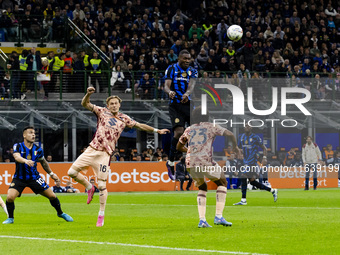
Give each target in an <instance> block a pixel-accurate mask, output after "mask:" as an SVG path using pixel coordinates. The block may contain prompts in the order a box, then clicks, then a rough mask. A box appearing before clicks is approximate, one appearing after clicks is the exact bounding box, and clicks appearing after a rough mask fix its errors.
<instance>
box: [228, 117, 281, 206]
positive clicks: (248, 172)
mask: <svg viewBox="0 0 340 255" xmlns="http://www.w3.org/2000/svg"><path fill="white" fill-rule="evenodd" d="M237 146H238V147H239V148H240V149H242V152H243V157H244V159H243V163H244V166H243V168H242V170H241V176H240V178H241V189H242V199H241V202H238V203H235V204H234V205H247V179H249V183H250V184H251V185H253V186H255V187H257V188H259V189H262V190H266V191H269V192H271V193H272V194H273V197H274V201H275V202H276V200H277V189H272V188H269V187H267V186H266V185H264V184H263V183H259V182H258V181H256V179H257V178H258V177H259V172H260V169H259V166H258V164H257V153H258V152H259V148H261V149H262V150H263V159H262V165H263V166H265V165H267V148H266V146H265V145H264V144H263V142H262V139H261V138H260V137H259V136H258V135H256V134H254V133H253V132H252V127H251V126H249V125H248V124H246V125H245V127H244V134H241V135H240V136H239V138H238V143H237Z"/></svg>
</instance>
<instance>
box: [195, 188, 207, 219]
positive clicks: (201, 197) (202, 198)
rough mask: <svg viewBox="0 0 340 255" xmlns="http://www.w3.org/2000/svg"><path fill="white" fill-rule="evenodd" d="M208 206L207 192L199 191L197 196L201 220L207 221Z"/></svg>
mask: <svg viewBox="0 0 340 255" xmlns="http://www.w3.org/2000/svg"><path fill="white" fill-rule="evenodd" d="M206 205H207V192H206V191H204V190H199V191H198V194H197V207H198V215H199V217H200V220H202V219H204V220H205V211H206Z"/></svg>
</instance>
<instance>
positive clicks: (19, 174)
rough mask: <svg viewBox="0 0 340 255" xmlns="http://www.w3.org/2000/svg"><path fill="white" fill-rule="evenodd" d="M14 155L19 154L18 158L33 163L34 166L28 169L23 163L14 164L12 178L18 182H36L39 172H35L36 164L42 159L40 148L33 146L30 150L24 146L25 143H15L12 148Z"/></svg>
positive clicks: (42, 153) (42, 154)
mask: <svg viewBox="0 0 340 255" xmlns="http://www.w3.org/2000/svg"><path fill="white" fill-rule="evenodd" d="M13 149H14V153H20V156H21V157H23V158H25V159H28V160H32V161H34V162H35V163H34V166H32V167H30V166H28V165H26V164H24V163H19V162H15V165H16V167H15V174H14V176H13V178H17V179H20V180H25V181H27V180H37V179H39V178H40V175H39V172H38V170H37V162H38V161H40V160H43V159H44V152H43V150H42V148H40V147H39V146H37V145H35V144H33V147H32V149H29V148H27V147H26V146H25V143H24V142H22V143H16V144H14V146H13Z"/></svg>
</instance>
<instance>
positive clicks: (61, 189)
mask: <svg viewBox="0 0 340 255" xmlns="http://www.w3.org/2000/svg"><path fill="white" fill-rule="evenodd" d="M52 189H53V192H54V193H64V192H66V189H65V187H63V186H61V181H60V180H58V181H55V185H54V186H53V188H52Z"/></svg>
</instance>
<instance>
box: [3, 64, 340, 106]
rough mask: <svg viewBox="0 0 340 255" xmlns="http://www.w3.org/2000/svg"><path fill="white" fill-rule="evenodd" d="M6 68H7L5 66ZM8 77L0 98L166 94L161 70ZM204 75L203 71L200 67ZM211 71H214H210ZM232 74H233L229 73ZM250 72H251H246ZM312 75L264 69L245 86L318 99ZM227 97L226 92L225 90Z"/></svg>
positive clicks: (332, 94)
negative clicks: (143, 85)
mask: <svg viewBox="0 0 340 255" xmlns="http://www.w3.org/2000/svg"><path fill="white" fill-rule="evenodd" d="M5 71H6V70H5ZM6 73H7V74H8V75H7V76H8V78H7V79H6V80H4V82H5V84H4V86H5V94H4V95H0V96H1V99H2V100H8V99H13V98H16V97H18V96H17V95H16V93H17V94H19V93H20V94H22V93H26V92H27V90H29V91H31V93H29V94H26V96H28V99H30V100H41V99H43V97H44V93H43V92H44V91H45V90H46V89H47V90H48V91H49V94H51V97H50V98H51V99H56V100H63V99H64V97H65V96H66V95H67V96H68V99H69V98H70V97H72V94H74V93H81V94H84V93H86V89H87V87H88V86H91V85H92V86H93V87H95V88H96V89H97V92H99V93H104V94H106V95H107V96H110V95H112V94H118V95H124V99H128V100H140V99H143V100H144V99H145V100H158V99H159V100H162V99H163V100H164V99H168V96H167V95H166V94H165V93H164V92H163V88H164V84H165V79H164V71H150V70H145V71H144V70H143V71H142V70H139V71H129V72H123V73H124V75H125V77H126V78H125V79H120V78H119V76H118V75H115V77H113V73H116V74H117V72H114V71H111V70H101V71H100V72H99V73H93V71H91V70H86V71H84V70H72V71H68V72H66V71H63V70H60V71H48V74H49V77H50V80H49V81H47V83H49V85H45V84H43V83H44V82H43V81H42V82H41V81H39V80H41V73H40V72H39V71H21V70H7V71H6ZM201 73H202V74H203V76H204V71H201ZM209 73H210V75H211V74H212V73H214V72H209ZM145 74H149V77H150V83H151V84H153V85H152V86H150V87H149V91H148V94H147V95H146V96H144V95H143V94H139V92H142V90H138V88H140V82H141V79H142V78H143V76H144V75H145ZM221 74H222V77H223V78H219V79H220V80H222V82H226V83H229V84H233V85H237V86H239V87H242V86H244V85H241V81H240V78H238V77H236V75H235V73H229V72H221ZM233 75H234V77H233V78H232V76H233ZM249 75H250V76H252V73H250V74H249ZM334 76H335V74H334V75H333V77H332V78H328V77H327V78H321V82H322V84H323V85H325V84H328V87H329V88H330V89H331V90H328V91H325V96H324V99H326V100H327V99H329V100H340V88H339V80H336V78H334ZM214 79H217V78H215V77H210V76H209V77H206V78H204V77H200V78H198V79H197V82H198V84H210V85H213V84H214V82H215V81H216V80H214ZM314 81H315V79H313V78H301V79H300V78H299V79H295V78H294V76H291V75H289V74H287V73H273V72H271V73H268V72H267V73H264V74H262V76H261V78H257V79H254V78H249V79H246V80H245V82H243V83H244V84H245V86H246V87H253V91H254V94H255V97H256V93H261V94H262V95H264V98H267V99H271V91H272V89H271V88H272V87H304V88H307V89H308V90H310V91H311V94H312V100H315V99H318V95H317V93H318V91H317V90H316V87H315V86H316V85H315V82H314ZM114 82H115V83H114ZM225 98H226V99H227V100H228V99H230V97H228V94H225Z"/></svg>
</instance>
